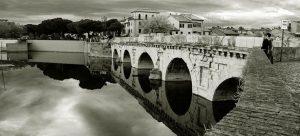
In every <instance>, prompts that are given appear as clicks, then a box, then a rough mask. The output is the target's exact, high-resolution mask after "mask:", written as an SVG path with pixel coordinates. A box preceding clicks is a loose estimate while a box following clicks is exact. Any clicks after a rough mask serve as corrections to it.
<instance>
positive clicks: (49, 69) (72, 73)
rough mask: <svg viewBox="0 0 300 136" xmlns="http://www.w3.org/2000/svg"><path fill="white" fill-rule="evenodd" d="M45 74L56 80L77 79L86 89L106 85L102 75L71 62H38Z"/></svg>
mask: <svg viewBox="0 0 300 136" xmlns="http://www.w3.org/2000/svg"><path fill="white" fill-rule="evenodd" d="M37 67H38V68H39V69H41V70H42V71H43V73H44V75H46V76H48V77H51V78H53V79H56V80H65V79H70V78H73V79H76V80H79V86H80V87H81V88H84V89H91V90H93V89H100V88H102V86H103V85H105V82H106V79H103V78H102V77H101V76H97V75H91V73H90V71H89V69H88V68H87V67H86V66H83V65H70V64H49V63H48V64H47V63H46V64H37Z"/></svg>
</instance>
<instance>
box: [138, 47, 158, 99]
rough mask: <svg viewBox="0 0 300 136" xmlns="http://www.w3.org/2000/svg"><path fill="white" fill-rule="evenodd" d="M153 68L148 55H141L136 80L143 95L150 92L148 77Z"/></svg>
mask: <svg viewBox="0 0 300 136" xmlns="http://www.w3.org/2000/svg"><path fill="white" fill-rule="evenodd" d="M153 68H154V64H153V61H152V59H151V57H150V55H149V54H148V53H146V52H144V53H142V54H141V56H140V58H139V61H138V80H139V84H140V86H141V88H142V90H143V91H144V92H145V93H149V92H151V90H152V87H151V84H150V79H149V76H150V71H151V70H152V69H153Z"/></svg>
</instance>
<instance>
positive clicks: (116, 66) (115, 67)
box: [113, 58, 120, 71]
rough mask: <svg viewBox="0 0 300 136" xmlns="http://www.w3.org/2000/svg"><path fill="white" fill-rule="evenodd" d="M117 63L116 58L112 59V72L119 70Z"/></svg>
mask: <svg viewBox="0 0 300 136" xmlns="http://www.w3.org/2000/svg"><path fill="white" fill-rule="evenodd" d="M119 65H120V64H119V63H118V62H117V59H116V58H113V67H114V70H115V71H116V70H118V68H119Z"/></svg>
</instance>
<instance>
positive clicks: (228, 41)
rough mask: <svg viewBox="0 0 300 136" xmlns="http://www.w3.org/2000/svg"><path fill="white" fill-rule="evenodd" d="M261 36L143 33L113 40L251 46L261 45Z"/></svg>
mask: <svg viewBox="0 0 300 136" xmlns="http://www.w3.org/2000/svg"><path fill="white" fill-rule="evenodd" d="M262 41H263V38H262V37H236V36H205V35H195V34H191V35H167V36H164V35H162V34H150V35H149V34H143V35H140V36H139V37H116V38H115V39H114V40H113V42H115V43H126V42H139V43H145V42H155V43H167V44H196V45H200V46H228V47H245V48H253V47H260V46H261V45H262Z"/></svg>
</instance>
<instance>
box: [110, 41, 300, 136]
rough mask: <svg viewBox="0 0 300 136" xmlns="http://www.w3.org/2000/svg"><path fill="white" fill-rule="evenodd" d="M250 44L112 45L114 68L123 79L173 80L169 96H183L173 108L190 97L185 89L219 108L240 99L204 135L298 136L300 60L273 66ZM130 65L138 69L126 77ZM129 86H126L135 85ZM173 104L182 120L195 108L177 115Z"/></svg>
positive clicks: (159, 43) (145, 91) (255, 43)
mask: <svg viewBox="0 0 300 136" xmlns="http://www.w3.org/2000/svg"><path fill="white" fill-rule="evenodd" d="M253 44H254V45H252V46H251V47H250V48H244V47H239V45H238V44H237V45H234V46H222V45H221V46H220V45H217V46H215V45H214V44H212V45H211V46H203V45H202V44H197V43H181V44H180V43H179V44H178V43H176V44H170V43H165V42H157V41H156V42H149V41H147V42H145V41H144V42H140V41H138V42H137V41H134V40H133V41H132V40H127V41H125V42H124V41H121V42H115V41H113V42H112V46H111V51H112V57H113V58H114V59H113V61H112V62H113V67H112V70H113V71H115V72H118V73H123V74H124V75H123V76H124V78H125V79H131V78H134V77H136V76H139V75H140V74H141V73H143V74H145V73H146V74H145V76H146V77H149V75H150V74H152V73H159V74H161V79H162V80H164V81H165V82H174V83H171V85H169V86H170V87H166V88H165V89H166V90H167V92H168V90H169V92H173V91H175V90H184V91H182V92H177V93H176V95H171V96H172V97H177V96H178V95H182V96H183V97H184V98H182V99H181V98H178V99H177V98H175V102H177V104H182V103H181V102H184V101H186V100H189V99H190V98H189V97H186V96H188V95H187V94H186V91H191V93H192V94H193V95H194V96H200V97H203V98H205V99H207V100H209V101H213V102H216V103H215V104H217V105H218V103H219V102H229V103H231V101H232V100H233V101H234V102H236V100H237V99H238V98H239V101H238V103H236V104H235V105H234V107H235V108H234V109H233V110H231V111H230V112H229V113H228V114H227V113H226V114H227V115H226V116H225V115H224V116H225V117H224V118H223V117H222V118H214V119H215V121H216V122H218V123H217V124H216V126H215V127H214V128H213V129H211V130H210V131H208V133H206V134H205V135H207V136H215V135H224V136H225V135H226V136H227V135H270V136H273V135H291V136H294V135H295V136H296V135H299V134H300V127H299V123H300V122H299V119H300V110H299V109H300V107H299V96H300V95H299V94H300V93H299V76H297V75H299V74H298V73H299V71H300V69H299V62H291V63H275V65H271V64H270V62H269V61H268V59H267V57H266V56H265V54H264V53H263V52H262V51H261V50H260V49H259V48H255V46H260V45H261V43H258V42H253ZM253 47H254V48H253ZM120 62H121V63H120ZM120 65H123V66H122V67H123V69H121V71H120V69H119V68H118V67H119V66H120ZM126 67H127V68H126ZM128 67H129V68H128ZM130 67H133V68H135V69H138V70H136V72H134V73H129V75H128V69H130ZM145 70H148V72H145ZM150 70H151V72H149V71H150ZM140 71H142V72H140ZM126 73H127V74H126ZM284 73H286V74H284ZM292 75H294V76H292ZM295 75H296V76H295ZM292 77H293V78H292ZM157 79H159V78H157ZM138 80H140V79H138ZM142 81H147V80H144V79H143V80H142ZM177 81H181V82H182V81H188V82H190V83H191V88H190V87H188V86H180V85H177V84H176V83H177ZM133 83H134V82H133ZM133 83H128V84H130V85H131V84H132V86H136V84H133ZM140 83H142V82H140ZM150 83H151V82H150ZM150 83H148V81H147V82H146V84H145V85H144V86H150V85H148V84H150ZM179 83H180V82H178V84H179ZM172 85H173V86H176V87H177V86H178V87H177V88H176V87H172ZM141 87H142V86H141ZM141 89H142V90H143V91H144V94H147V93H150V92H151V88H148V87H146V88H145V87H144V88H143V87H142V88H141ZM163 90H164V89H163ZM242 90H243V93H241V94H240V92H241V91H242ZM142 94H143V93H142ZM166 95H168V94H166ZM151 98H152V97H151ZM178 101H179V102H178ZM173 102H174V101H171V100H170V101H169V100H168V103H169V105H170V107H171V109H172V112H174V113H176V114H174V117H176V118H180V117H183V116H186V115H187V113H190V112H189V110H192V109H193V107H190V108H186V109H185V110H184V111H185V112H180V111H176V108H174V107H172V103H173ZM166 105H167V104H166ZM229 106H232V105H230V104H229ZM225 108H226V106H225ZM187 109H189V110H187ZM200 109H201V108H200ZM225 110H226V109H225ZM187 111H188V112H187ZM172 112H170V115H172V114H173V113H172Z"/></svg>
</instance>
